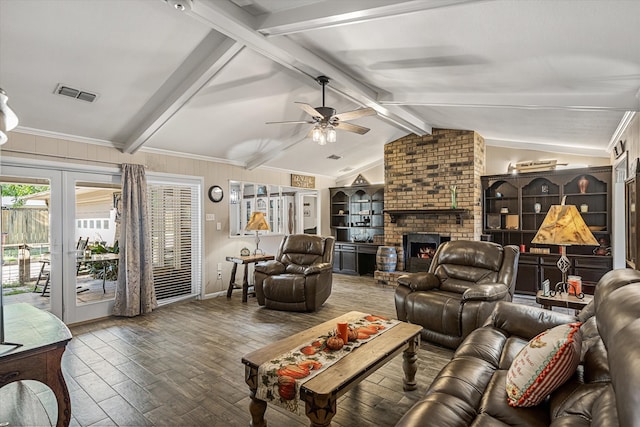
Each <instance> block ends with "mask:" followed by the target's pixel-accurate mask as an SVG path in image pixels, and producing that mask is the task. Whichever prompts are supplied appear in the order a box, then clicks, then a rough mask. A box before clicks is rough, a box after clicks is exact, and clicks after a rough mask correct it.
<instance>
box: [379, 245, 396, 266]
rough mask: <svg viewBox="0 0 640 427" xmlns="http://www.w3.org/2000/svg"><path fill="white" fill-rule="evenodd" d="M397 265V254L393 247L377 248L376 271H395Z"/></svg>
mask: <svg viewBox="0 0 640 427" xmlns="http://www.w3.org/2000/svg"><path fill="white" fill-rule="evenodd" d="M397 263H398V254H397V253H396V248H395V246H379V247H378V252H377V253H376V266H377V267H378V271H395V269H396V264H397Z"/></svg>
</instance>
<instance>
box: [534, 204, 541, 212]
mask: <svg viewBox="0 0 640 427" xmlns="http://www.w3.org/2000/svg"><path fill="white" fill-rule="evenodd" d="M541 209H542V206H541V205H540V203H535V204H534V205H533V211H534V212H535V213H540V210H541Z"/></svg>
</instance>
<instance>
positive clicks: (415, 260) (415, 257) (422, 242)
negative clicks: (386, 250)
mask: <svg viewBox="0 0 640 427" xmlns="http://www.w3.org/2000/svg"><path fill="white" fill-rule="evenodd" d="M449 240H451V237H449V236H441V235H440V234H437V233H407V234H405V235H403V236H402V246H403V249H404V255H405V266H406V267H405V268H406V270H407V271H408V272H410V273H416V272H419V271H427V270H428V269H429V266H430V265H431V259H432V258H433V256H434V255H435V253H436V249H438V246H440V243H442V242H447V241H449Z"/></svg>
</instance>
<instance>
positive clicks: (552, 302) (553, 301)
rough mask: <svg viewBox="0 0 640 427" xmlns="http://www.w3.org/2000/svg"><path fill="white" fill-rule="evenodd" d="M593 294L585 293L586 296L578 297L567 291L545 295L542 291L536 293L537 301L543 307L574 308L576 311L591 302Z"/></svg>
mask: <svg viewBox="0 0 640 427" xmlns="http://www.w3.org/2000/svg"><path fill="white" fill-rule="evenodd" d="M592 299H593V295H585V296H584V298H578V297H576V296H575V295H569V294H568V293H566V292H563V293H561V294H556V295H555V296H553V297H552V296H546V297H545V296H544V295H543V293H542V291H538V292H537V293H536V302H537V303H538V304H540V305H542V307H544V308H546V309H548V310H551V308H552V307H563V308H573V309H574V310H576V311H579V310H582V309H583V308H584V307H585V306H586V305H587V304H589V303H590V302H591V300H592Z"/></svg>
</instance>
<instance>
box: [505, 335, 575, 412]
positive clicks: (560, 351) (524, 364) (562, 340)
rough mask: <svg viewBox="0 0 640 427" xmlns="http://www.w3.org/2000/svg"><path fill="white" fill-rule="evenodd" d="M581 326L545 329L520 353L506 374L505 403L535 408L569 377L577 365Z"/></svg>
mask: <svg viewBox="0 0 640 427" xmlns="http://www.w3.org/2000/svg"><path fill="white" fill-rule="evenodd" d="M580 325H581V323H579V322H578V323H569V324H566V325H559V326H556V327H555V328H552V329H548V330H546V331H544V332H543V333H541V334H539V335H538V336H536V337H535V338H533V339H532V340H531V341H529V343H528V344H527V345H526V346H525V347H523V348H522V350H520V352H519V353H518V354H517V355H516V357H515V359H513V362H512V363H511V367H510V368H509V372H508V373H507V400H508V403H509V405H511V406H517V407H525V406H535V405H537V404H539V403H540V402H542V401H543V400H544V399H545V397H547V396H548V395H549V394H550V393H551V392H552V391H553V390H555V389H556V388H558V387H559V386H560V385H562V384H563V383H564V382H565V381H567V380H568V379H569V377H571V375H573V373H574V372H575V370H576V368H577V367H578V364H579V363H580V349H581V347H582V336H581V335H580Z"/></svg>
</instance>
